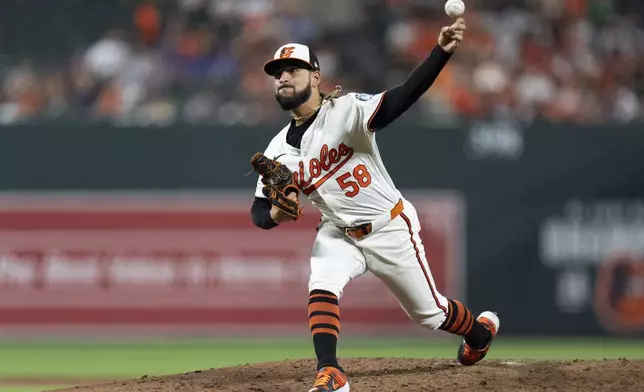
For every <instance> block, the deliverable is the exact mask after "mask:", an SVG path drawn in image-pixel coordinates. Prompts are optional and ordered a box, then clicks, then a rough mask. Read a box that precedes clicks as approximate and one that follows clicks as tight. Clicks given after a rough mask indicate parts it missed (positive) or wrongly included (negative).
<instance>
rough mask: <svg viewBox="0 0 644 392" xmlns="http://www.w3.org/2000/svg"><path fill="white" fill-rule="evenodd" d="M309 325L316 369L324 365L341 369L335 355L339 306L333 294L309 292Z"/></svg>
mask: <svg viewBox="0 0 644 392" xmlns="http://www.w3.org/2000/svg"><path fill="white" fill-rule="evenodd" d="M309 326H310V327H311V334H312V335H313V346H314V347H315V355H316V356H317V358H318V369H320V368H323V367H324V366H333V367H336V368H338V369H342V368H340V366H339V365H338V358H337V356H336V348H337V346H338V337H339V336H340V306H339V304H338V297H337V296H336V295H335V294H333V293H331V292H328V291H325V290H312V291H311V292H310V294H309Z"/></svg>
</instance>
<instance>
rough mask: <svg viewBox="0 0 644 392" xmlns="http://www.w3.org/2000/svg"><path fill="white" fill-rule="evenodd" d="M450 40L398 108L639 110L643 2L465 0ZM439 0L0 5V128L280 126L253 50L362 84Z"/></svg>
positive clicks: (420, 39) (489, 113)
mask: <svg viewBox="0 0 644 392" xmlns="http://www.w3.org/2000/svg"><path fill="white" fill-rule="evenodd" d="M465 3H466V5H467V10H466V14H465V17H466V21H467V24H468V30H467V33H466V38H465V42H464V44H463V45H462V46H461V47H460V48H459V50H458V52H457V54H456V55H455V56H454V57H453V58H452V59H451V61H450V62H449V65H448V66H447V68H446V69H445V70H444V71H443V73H442V74H441V75H440V77H439V79H438V80H437V81H436V83H435V84H434V86H433V87H432V88H431V90H430V91H429V92H428V93H426V94H425V95H424V96H423V97H422V98H421V100H420V101H419V102H418V104H417V105H415V106H414V107H413V109H412V110H411V111H410V112H409V113H407V114H405V118H407V119H409V120H413V121H420V122H423V123H425V124H429V125H431V124H444V123H446V122H453V121H455V120H459V119H475V120H486V119H509V120H517V121H520V122H523V123H530V122H532V121H535V120H545V121H554V122H566V123H582V124H594V123H611V122H619V123H630V122H636V121H642V120H643V119H644V23H643V19H642V18H644V0H465ZM443 5H444V0H140V1H134V0H131V1H125V0H91V1H87V0H86V1H82V0H49V1H47V2H44V1H37V0H3V6H2V12H1V14H2V15H0V83H1V84H0V124H11V123H16V122H24V121H30V120H34V119H42V118H48V119H54V118H69V119H76V120H82V121H88V122H93V121H106V120H107V121H113V122H115V123H117V124H137V125H170V124H173V123H175V122H176V121H187V122H191V123H202V124H224V125H232V124H248V125H253V124H257V123H260V122H261V123H267V122H269V123H278V124H283V123H285V122H286V121H288V116H286V115H285V114H284V113H283V112H282V111H281V110H280V109H279V107H278V105H277V104H276V102H275V100H274V95H273V80H272V79H271V78H270V77H267V76H266V75H265V74H264V73H263V72H262V66H263V64H264V62H265V61H267V60H268V59H270V58H271V56H272V55H273V53H274V52H275V50H276V49H277V48H278V47H279V46H280V45H282V44H284V43H287V42H300V43H305V44H308V45H310V46H311V47H312V48H313V49H314V50H315V51H316V53H317V55H318V57H319V60H320V64H321V67H322V73H323V80H324V84H323V87H324V89H326V90H327V91H328V90H331V89H332V88H333V87H334V86H335V85H341V86H342V88H343V93H346V92H349V91H357V92H366V93H377V92H380V91H383V90H385V89H386V88H388V87H392V86H394V85H396V84H398V83H400V82H402V81H403V80H404V78H405V77H406V76H407V75H408V74H409V72H411V71H412V70H413V68H414V67H415V66H416V65H417V64H418V63H420V62H421V61H422V60H423V59H424V58H426V56H427V55H428V54H429V53H430V51H431V50H432V48H433V47H434V45H435V44H436V38H437V34H438V32H439V30H440V28H441V27H442V26H444V25H448V24H450V23H452V20H451V19H450V18H448V17H447V16H446V15H445V13H444V11H443Z"/></svg>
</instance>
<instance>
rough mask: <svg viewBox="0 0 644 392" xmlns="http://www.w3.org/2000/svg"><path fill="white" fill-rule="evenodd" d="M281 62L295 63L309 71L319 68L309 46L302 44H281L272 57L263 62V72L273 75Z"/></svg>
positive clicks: (318, 63) (316, 58)
mask: <svg viewBox="0 0 644 392" xmlns="http://www.w3.org/2000/svg"><path fill="white" fill-rule="evenodd" d="M282 63H296V64H298V65H302V66H303V67H304V68H306V69H309V70H311V71H319V70H320V62H319V61H318V57H317V56H316V55H315V53H313V51H312V50H311V48H309V47H308V46H306V45H302V44H295V43H290V44H286V45H282V46H281V47H280V48H279V49H277V51H276V52H275V55H274V56H273V59H272V60H270V61H268V62H267V63H266V64H264V72H266V73H267V74H268V75H270V76H273V75H275V72H276V71H277V69H278V67H279V66H280V64H282Z"/></svg>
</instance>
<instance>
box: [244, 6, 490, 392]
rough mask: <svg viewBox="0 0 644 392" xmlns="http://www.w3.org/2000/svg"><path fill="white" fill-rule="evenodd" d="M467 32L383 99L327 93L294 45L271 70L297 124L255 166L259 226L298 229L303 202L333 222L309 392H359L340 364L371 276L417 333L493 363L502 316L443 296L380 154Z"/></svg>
mask: <svg viewBox="0 0 644 392" xmlns="http://www.w3.org/2000/svg"><path fill="white" fill-rule="evenodd" d="M465 29H466V25H465V20H464V19H462V18H461V19H458V20H457V21H456V22H455V23H454V24H453V25H451V26H449V27H447V26H446V27H443V28H442V29H441V31H440V34H439V36H438V44H437V45H436V47H435V48H434V49H433V50H432V52H431V54H430V55H429V56H428V57H427V58H426V59H425V60H424V61H423V62H422V63H421V64H420V65H419V66H418V67H417V68H416V69H415V70H414V71H413V72H412V73H411V74H410V75H409V76H408V78H407V80H405V81H404V82H403V83H402V84H400V85H398V86H396V87H393V88H391V89H388V90H386V91H384V92H382V93H379V94H375V95H369V94H357V93H349V94H347V95H344V96H342V97H337V96H336V95H337V93H338V92H339V90H340V89H339V88H336V90H335V91H334V92H332V93H331V94H323V93H322V92H320V82H321V80H322V74H321V70H320V65H319V63H318V59H317V57H316V56H315V54H314V53H313V51H312V50H311V49H310V48H309V47H307V46H305V45H301V44H297V43H289V44H286V45H284V46H282V47H280V48H279V49H278V50H277V51H276V52H275V55H274V58H273V59H272V60H270V61H268V62H267V63H266V64H265V65H264V70H265V72H266V73H267V74H268V75H270V76H271V77H273V78H274V79H275V98H276V99H277V102H278V103H279V105H280V106H281V108H282V109H283V110H285V111H288V112H290V114H291V115H292V117H293V119H292V120H291V121H290V123H289V124H288V125H287V126H285V127H284V128H283V129H282V131H281V132H279V133H278V134H277V135H276V136H275V137H274V138H273V139H272V141H271V142H270V143H269V145H268V147H267V148H266V150H265V151H264V153H263V154H261V153H257V154H255V156H254V157H253V159H252V160H251V164H252V166H253V167H254V169H255V171H256V172H258V173H259V174H260V176H259V178H258V182H257V190H256V193H255V200H254V202H253V206H252V208H251V215H252V220H253V222H254V224H255V225H256V226H258V227H261V228H263V229H273V228H275V227H278V226H279V225H281V224H283V223H284V222H287V221H291V220H296V219H297V218H298V217H299V216H300V215H301V213H302V210H301V208H300V206H299V197H300V194H301V193H303V194H304V195H306V196H308V198H309V200H310V201H311V203H312V204H313V205H314V206H315V207H316V208H318V209H319V210H320V212H321V215H322V219H321V222H320V224H319V226H318V233H317V236H316V239H315V242H314V244H313V249H312V253H311V274H310V279H309V302H308V312H309V325H310V328H311V333H312V335H313V346H314V348H315V354H316V356H317V361H318V364H317V377H316V379H315V383H314V386H313V388H312V389H311V390H310V391H309V392H322V391H342V392H348V391H349V382H348V381H347V376H346V373H345V371H344V370H343V368H342V367H341V366H340V364H339V363H338V359H337V357H336V346H337V342H338V337H339V334H340V307H339V300H340V299H341V297H342V292H343V289H344V287H345V285H346V284H347V283H348V282H349V281H350V280H351V279H354V278H356V277H358V276H360V275H362V274H364V273H366V272H367V271H370V272H371V273H373V274H374V275H376V276H377V277H378V278H379V279H380V280H381V281H382V282H383V283H384V284H385V285H386V286H387V287H388V288H389V289H390V290H391V292H392V293H393V294H394V295H395V296H396V298H397V299H398V301H399V303H400V305H401V307H402V308H403V309H404V311H405V312H406V313H407V315H408V316H409V317H410V318H411V319H412V320H413V321H414V322H416V323H419V324H420V325H422V326H424V327H427V328H430V329H433V330H436V329H440V330H443V331H446V332H449V333H452V334H456V335H460V336H462V337H463V340H462V342H461V344H460V346H459V348H458V351H457V358H458V361H459V362H460V363H461V364H463V365H474V364H475V363H477V362H478V361H480V360H481V359H483V358H484V357H485V355H486V354H487V352H488V350H489V348H490V345H491V343H492V340H493V338H494V337H495V336H496V334H497V332H498V330H499V324H500V322H499V318H498V317H497V315H496V314H495V313H493V312H490V311H485V312H483V313H481V314H480V315H479V316H478V317H477V318H474V316H473V315H472V313H471V312H470V310H469V309H468V308H467V307H466V306H465V305H463V304H462V303H460V302H459V301H457V300H456V299H451V298H446V297H445V296H443V295H441V293H440V292H439V291H438V290H437V288H436V286H435V284H434V280H433V278H432V274H431V269H430V266H429V263H428V262H427V259H426V257H425V251H424V248H423V244H422V242H421V239H420V236H419V232H420V230H421V227H420V223H419V219H418V217H417V214H416V210H415V209H414V206H413V205H412V204H411V203H410V202H409V201H407V200H406V199H405V198H404V197H403V196H402V195H401V193H400V192H399V191H398V189H397V188H396V186H395V185H394V183H393V181H392V180H391V178H390V177H389V174H388V173H387V170H386V169H385V166H384V164H383V161H382V159H381V157H380V154H379V152H378V146H377V144H376V132H378V131H380V130H382V129H384V128H385V127H386V126H387V125H388V124H390V123H391V122H392V121H394V120H395V119H397V118H398V117H399V116H400V115H401V114H403V113H404V112H405V111H406V110H407V109H408V108H409V107H410V106H411V105H412V104H413V103H414V102H416V101H417V100H418V99H419V98H420V97H421V95H423V94H424V93H425V92H426V91H427V90H428V89H429V87H430V86H431V85H432V83H433V82H434V80H435V79H436V77H437V76H438V75H439V73H440V71H441V70H442V68H443V67H444V66H445V65H446V64H447V62H448V60H449V59H450V57H451V56H452V54H453V52H454V51H455V50H456V49H457V48H458V46H459V44H460V43H461V41H462V40H463V36H464V33H465Z"/></svg>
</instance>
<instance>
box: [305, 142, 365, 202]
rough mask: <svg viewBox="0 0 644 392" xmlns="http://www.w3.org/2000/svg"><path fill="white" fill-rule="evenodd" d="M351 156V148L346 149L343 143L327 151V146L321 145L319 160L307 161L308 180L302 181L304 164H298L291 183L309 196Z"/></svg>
mask: <svg viewBox="0 0 644 392" xmlns="http://www.w3.org/2000/svg"><path fill="white" fill-rule="evenodd" d="M351 156H353V148H351V147H348V146H347V145H345V144H344V143H340V145H339V146H338V148H337V149H335V148H332V149H330V150H329V146H328V145H326V144H325V145H323V146H322V149H320V159H317V158H312V159H311V160H310V161H309V169H308V174H309V179H308V180H306V181H304V178H305V172H304V162H302V161H300V162H299V163H298V166H299V170H298V171H297V172H295V173H293V181H294V182H295V184H296V185H297V186H298V187H299V188H300V189H301V190H302V192H304V194H305V195H309V194H311V192H313V191H314V190H316V189H317V188H318V187H319V186H320V185H322V184H324V182H325V181H326V180H328V179H329V178H331V176H333V175H334V174H335V173H337V171H338V170H340V168H341V167H342V166H344V164H345V163H347V162H348V161H349V159H351ZM324 172H326V174H324V176H323V177H322V178H320V179H319V180H317V181H316V182H315V183H313V181H314V180H316V179H317V178H319V177H320V176H321V175H322V174H323V173H324ZM312 183H313V185H311V184H312Z"/></svg>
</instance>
